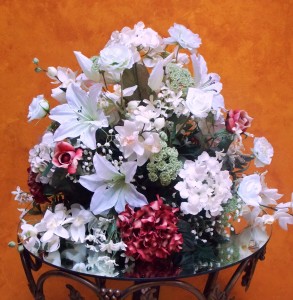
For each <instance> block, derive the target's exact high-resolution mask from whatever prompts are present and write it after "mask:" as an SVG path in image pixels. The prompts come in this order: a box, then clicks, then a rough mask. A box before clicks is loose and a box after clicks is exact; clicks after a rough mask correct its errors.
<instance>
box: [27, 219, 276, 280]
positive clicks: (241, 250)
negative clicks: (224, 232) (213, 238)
mask: <svg viewBox="0 0 293 300" xmlns="http://www.w3.org/2000/svg"><path fill="white" fill-rule="evenodd" d="M36 219H37V217H36V216H29V217H28V218H26V221H27V222H28V223H31V224H34V223H36V222H37V220H36ZM268 229H269V230H263V229H261V228H258V227H254V228H253V227H246V228H245V229H243V230H242V231H241V232H240V233H238V234H232V235H231V236H230V237H229V238H227V239H225V240H223V241H222V242H221V243H219V244H217V245H214V246H213V247H205V248H204V249H202V251H201V253H200V255H199V253H196V252H185V253H181V254H180V255H176V256H174V257H172V258H171V259H168V260H159V261H156V262H155V263H146V262H135V263H130V264H129V265H128V267H125V266H123V268H122V267H120V266H119V265H117V266H116V268H115V271H114V272H112V271H111V272H107V262H105V261H101V260H99V255H98V254H97V253H93V251H91V250H89V249H88V248H86V246H85V244H77V245H76V244H75V245H72V244H71V245H70V244H67V245H68V247H66V248H65V249H63V250H62V251H55V252H54V253H50V254H49V255H42V254H40V253H31V252H30V254H31V255H33V256H34V257H36V258H37V259H42V260H43V261H44V263H46V264H48V265H51V266H53V267H56V268H58V269H60V270H63V271H66V272H70V273H74V274H77V275H86V276H92V277H96V278H101V279H102V278H103V279H111V280H128V281H135V282H139V281H159V280H171V279H178V278H186V277H193V276H199V275H203V274H207V273H211V272H216V271H220V270H222V269H225V268H228V267H231V266H233V265H236V264H239V263H241V262H242V261H243V260H245V259H248V258H249V257H250V256H252V255H253V254H255V253H256V252H257V251H260V250H261V249H262V248H263V247H264V246H265V245H266V244H267V242H268V241H269V238H270V235H271V228H268ZM24 246H25V245H24ZM25 251H28V250H27V249H25ZM89 261H93V262H94V263H100V264H104V265H105V268H104V269H103V272H101V271H99V272H96V271H95V270H94V269H90V270H89V269H86V268H85V266H86V264H87V263H88V262H89Z"/></svg>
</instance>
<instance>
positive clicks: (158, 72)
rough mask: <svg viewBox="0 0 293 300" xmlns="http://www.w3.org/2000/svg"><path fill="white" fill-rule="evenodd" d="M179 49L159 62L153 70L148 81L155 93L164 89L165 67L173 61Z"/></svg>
mask: <svg viewBox="0 0 293 300" xmlns="http://www.w3.org/2000/svg"><path fill="white" fill-rule="evenodd" d="M177 50H178V48H177V47H176V49H175V50H174V51H173V52H172V53H171V54H170V55H168V56H167V57H166V58H165V59H163V60H159V61H158V63H157V64H156V65H155V67H154V68H153V70H152V72H151V74H150V77H149V79H148V86H149V87H150V88H151V89H152V90H153V91H155V92H158V91H159V90H160V89H161V87H162V82H163V78H164V67H165V66H166V65H167V64H168V63H170V62H171V61H172V59H173V58H174V56H175V53H176V52H177Z"/></svg>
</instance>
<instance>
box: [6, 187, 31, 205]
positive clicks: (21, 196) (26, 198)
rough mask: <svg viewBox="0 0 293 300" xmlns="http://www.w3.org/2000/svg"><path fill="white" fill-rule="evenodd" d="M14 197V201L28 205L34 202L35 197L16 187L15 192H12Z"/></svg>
mask: <svg viewBox="0 0 293 300" xmlns="http://www.w3.org/2000/svg"><path fill="white" fill-rule="evenodd" d="M11 194H12V195H15V198H14V200H16V201H18V202H19V203H28V202H32V201H33V196H32V195H31V194H28V193H26V192H24V191H23V190H22V189H21V188H20V187H19V186H17V187H16V190H15V191H12V192H11Z"/></svg>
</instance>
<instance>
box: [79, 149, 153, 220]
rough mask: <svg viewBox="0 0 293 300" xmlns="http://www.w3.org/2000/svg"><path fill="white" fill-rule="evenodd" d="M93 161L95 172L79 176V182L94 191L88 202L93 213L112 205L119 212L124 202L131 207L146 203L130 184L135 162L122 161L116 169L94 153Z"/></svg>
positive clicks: (103, 210) (99, 212)
mask: <svg viewBox="0 0 293 300" xmlns="http://www.w3.org/2000/svg"><path fill="white" fill-rule="evenodd" d="M93 163H94V167H95V170H96V173H94V174H92V175H85V176H81V177H80V179H79V183H80V184H81V185H82V186H83V187H85V188H86V189H88V190H90V191H92V192H94V195H93V197H92V200H91V204H90V210H91V211H92V212H93V213H94V214H102V213H104V212H106V211H108V210H109V209H111V208H112V207H114V208H115V210H116V211H117V212H118V213H120V212H122V211H123V210H124V209H125V205H126V203H128V204H129V205H130V206H132V207H141V206H143V205H145V204H147V203H148V202H147V199H146V197H145V196H144V195H143V194H141V193H139V192H138V191H137V190H136V188H135V186H134V185H133V184H131V181H132V179H133V176H134V175H135V172H136V168H137V163H136V162H134V161H131V162H124V163H122V165H121V166H120V170H118V169H117V168H116V167H114V166H113V165H112V164H111V163H110V162H109V161H108V160H107V159H106V158H105V157H103V156H101V155H99V154H97V153H96V154H95V156H94V158H93Z"/></svg>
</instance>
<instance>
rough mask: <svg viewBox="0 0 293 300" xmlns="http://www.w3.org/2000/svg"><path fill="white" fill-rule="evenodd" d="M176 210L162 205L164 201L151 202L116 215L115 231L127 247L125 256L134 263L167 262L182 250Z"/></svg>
mask: <svg viewBox="0 0 293 300" xmlns="http://www.w3.org/2000/svg"><path fill="white" fill-rule="evenodd" d="M177 211H178V208H172V207H170V206H168V205H165V204H163V200H162V199H161V198H159V197H158V200H156V201H153V202H151V203H150V204H148V205H145V206H143V207H141V208H140V209H139V210H138V211H136V212H135V211H134V210H133V209H132V208H131V207H130V206H128V205H126V207H125V211H123V212H122V213H120V214H119V215H118V219H117V227H118V228H120V233H121V237H122V240H123V242H124V243H125V244H126V245H127V250H126V255H127V256H132V257H134V258H135V259H140V260H143V261H148V262H153V261H154V260H155V259H156V258H167V257H168V256H169V255H171V253H173V252H179V251H180V250H181V249H182V243H183V238H182V235H181V234H180V233H178V227H177V225H176V224H177V222H178V218H177V216H176V215H175V213H176V212H177Z"/></svg>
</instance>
